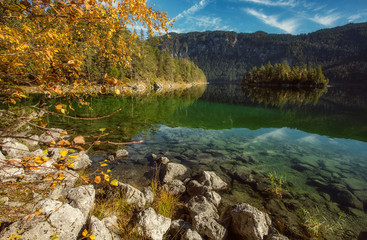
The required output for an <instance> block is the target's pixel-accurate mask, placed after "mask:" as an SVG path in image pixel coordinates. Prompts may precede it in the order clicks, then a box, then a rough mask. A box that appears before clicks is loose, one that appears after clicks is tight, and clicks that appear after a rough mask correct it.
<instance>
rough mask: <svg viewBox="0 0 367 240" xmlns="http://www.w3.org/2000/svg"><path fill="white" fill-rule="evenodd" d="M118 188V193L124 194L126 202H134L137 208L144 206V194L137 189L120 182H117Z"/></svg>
mask: <svg viewBox="0 0 367 240" xmlns="http://www.w3.org/2000/svg"><path fill="white" fill-rule="evenodd" d="M118 188H119V189H120V193H121V194H122V195H123V196H125V199H126V202H127V203H128V204H134V205H136V206H137V207H139V208H143V207H144V206H145V203H146V199H145V196H144V194H143V193H142V192H141V191H140V190H139V189H137V188H134V187H133V186H131V185H129V184H125V183H121V182H119V185H118Z"/></svg>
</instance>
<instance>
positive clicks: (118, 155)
mask: <svg viewBox="0 0 367 240" xmlns="http://www.w3.org/2000/svg"><path fill="white" fill-rule="evenodd" d="M127 156H129V152H128V151H126V150H125V149H120V150H117V151H116V156H115V158H123V157H127Z"/></svg>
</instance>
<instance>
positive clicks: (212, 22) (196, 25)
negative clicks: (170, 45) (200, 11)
mask: <svg viewBox="0 0 367 240" xmlns="http://www.w3.org/2000/svg"><path fill="white" fill-rule="evenodd" d="M184 25H185V26H187V27H186V28H174V29H172V30H171V31H172V32H177V33H182V32H192V31H206V30H223V31H224V30H226V31H233V28H231V27H229V26H227V25H225V24H223V23H222V19H221V18H220V17H209V16H187V17H186V18H185V22H184Z"/></svg>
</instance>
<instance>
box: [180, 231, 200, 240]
mask: <svg viewBox="0 0 367 240" xmlns="http://www.w3.org/2000/svg"><path fill="white" fill-rule="evenodd" d="M202 239H203V238H202V237H201V236H200V234H199V233H198V232H197V231H195V230H192V229H187V231H186V232H184V233H183V234H182V235H181V239H180V240H202Z"/></svg>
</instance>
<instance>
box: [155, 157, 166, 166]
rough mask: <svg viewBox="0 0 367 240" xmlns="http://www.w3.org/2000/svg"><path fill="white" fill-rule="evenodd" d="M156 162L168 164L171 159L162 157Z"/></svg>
mask: <svg viewBox="0 0 367 240" xmlns="http://www.w3.org/2000/svg"><path fill="white" fill-rule="evenodd" d="M153 159H154V158H153ZM156 163H158V164H162V165H166V164H167V163H169V159H168V157H160V158H158V159H157V160H156Z"/></svg>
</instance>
